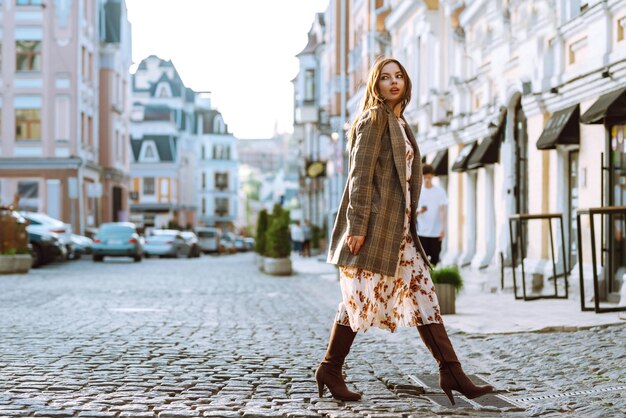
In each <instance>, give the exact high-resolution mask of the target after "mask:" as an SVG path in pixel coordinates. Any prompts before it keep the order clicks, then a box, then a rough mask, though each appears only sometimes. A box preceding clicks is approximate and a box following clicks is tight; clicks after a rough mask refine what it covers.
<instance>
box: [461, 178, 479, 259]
mask: <svg viewBox="0 0 626 418" xmlns="http://www.w3.org/2000/svg"><path fill="white" fill-rule="evenodd" d="M463 182H464V187H463V189H464V190H465V191H466V193H465V194H464V197H465V222H464V223H463V237H464V239H465V242H464V243H463V254H462V255H461V259H460V265H461V266H465V265H468V264H470V263H471V262H472V257H474V254H475V253H476V172H474V171H469V172H466V173H464V174H463Z"/></svg>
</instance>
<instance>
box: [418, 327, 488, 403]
mask: <svg viewBox="0 0 626 418" xmlns="http://www.w3.org/2000/svg"><path fill="white" fill-rule="evenodd" d="M417 330H418V331H419V333H420V336H421V337H422V340H423V341H424V344H426V347H427V348H428V349H429V350H430V352H431V353H432V355H433V357H435V359H436V360H437V363H438V364H439V386H441V389H442V390H443V391H444V392H445V394H446V395H448V399H450V402H451V403H452V405H454V397H453V396H452V391H453V390H456V391H457V392H460V393H462V394H463V395H464V396H466V397H467V398H469V399H473V398H477V397H479V396H482V395H486V394H487V393H489V392H492V391H493V386H491V385H486V386H476V385H475V384H474V383H473V382H472V381H471V380H470V378H469V377H467V375H466V374H465V372H464V371H463V368H461V363H460V362H459V359H458V358H457V357H456V354H455V352H454V348H453V347H452V343H451V342H450V338H448V333H447V332H446V329H445V328H444V326H443V324H428V325H422V326H418V327H417Z"/></svg>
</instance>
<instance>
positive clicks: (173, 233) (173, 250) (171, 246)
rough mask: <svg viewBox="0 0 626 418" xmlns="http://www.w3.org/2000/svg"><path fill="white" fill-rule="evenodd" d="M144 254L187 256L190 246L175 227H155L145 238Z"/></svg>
mask: <svg viewBox="0 0 626 418" xmlns="http://www.w3.org/2000/svg"><path fill="white" fill-rule="evenodd" d="M144 252H145V254H146V256H148V257H150V256H153V255H157V256H159V257H175V258H178V257H181V256H182V257H189V253H190V252H191V246H190V245H189V244H188V243H187V241H186V240H185V238H183V235H182V233H181V232H180V231H178V230H175V229H155V230H154V231H152V235H150V236H149V237H147V238H146V245H145V247H144Z"/></svg>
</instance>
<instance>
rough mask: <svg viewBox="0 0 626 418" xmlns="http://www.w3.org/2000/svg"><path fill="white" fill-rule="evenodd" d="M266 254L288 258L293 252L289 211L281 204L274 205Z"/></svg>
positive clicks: (267, 235) (267, 237)
mask: <svg viewBox="0 0 626 418" xmlns="http://www.w3.org/2000/svg"><path fill="white" fill-rule="evenodd" d="M265 236H266V240H267V241H266V243H265V254H264V255H265V256H267V257H270V258H287V257H289V255H290V254H291V237H290V235H289V211H288V210H285V209H283V208H282V206H280V205H279V204H276V205H274V210H273V211H272V216H271V219H270V225H269V228H268V230H267V233H266V234H265Z"/></svg>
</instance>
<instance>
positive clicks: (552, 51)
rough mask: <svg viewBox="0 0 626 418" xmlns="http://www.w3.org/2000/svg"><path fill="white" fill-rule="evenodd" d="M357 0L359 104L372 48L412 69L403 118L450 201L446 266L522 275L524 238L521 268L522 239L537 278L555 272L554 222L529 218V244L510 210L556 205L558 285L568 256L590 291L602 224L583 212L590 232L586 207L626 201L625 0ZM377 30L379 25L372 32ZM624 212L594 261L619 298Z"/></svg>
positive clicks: (611, 224)
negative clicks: (592, 221) (594, 251)
mask: <svg viewBox="0 0 626 418" xmlns="http://www.w3.org/2000/svg"><path fill="white" fill-rule="evenodd" d="M331 3H332V2H331ZM347 3H348V8H349V10H350V15H351V19H350V24H349V25H347V27H348V28H349V32H350V34H349V35H348V37H349V39H352V40H355V41H352V42H351V43H350V48H349V51H348V54H349V56H350V62H351V65H350V66H349V69H348V70H347V72H348V73H349V74H350V80H351V81H350V83H349V92H348V94H347V95H348V97H349V98H350V99H349V100H348V109H350V110H353V109H354V108H355V105H356V103H357V102H358V97H359V88H361V86H362V77H364V76H363V75H361V74H365V71H366V69H367V68H369V66H370V63H371V59H368V60H365V62H366V64H364V63H363V61H364V57H372V56H376V55H378V54H379V53H381V52H384V53H386V54H390V55H392V56H394V57H396V58H398V59H399V60H400V61H401V62H403V64H404V65H405V66H406V67H407V70H408V71H409V73H410V76H411V79H412V81H413V92H412V96H413V100H412V103H411V105H410V106H409V107H408V108H407V109H406V113H405V115H406V117H407V119H408V120H409V122H410V124H411V126H412V128H413V130H414V131H415V132H416V136H417V138H418V141H419V144H420V148H421V151H422V153H423V154H424V155H426V158H427V160H428V162H432V163H433V165H435V168H436V170H437V172H438V174H439V176H438V181H439V182H440V184H441V185H442V186H443V187H444V188H445V189H446V190H447V193H448V197H449V202H450V203H449V207H448V222H447V224H448V231H447V235H446V237H447V238H446V240H445V242H444V249H443V252H444V254H443V263H444V264H457V265H461V266H468V267H471V268H473V269H475V270H476V271H479V272H484V273H485V275H484V277H485V282H486V283H488V285H489V286H490V287H499V285H500V271H501V268H503V269H504V271H505V276H506V277H507V279H508V277H510V274H511V273H512V271H511V266H512V264H513V250H512V249H514V250H516V253H515V254H516V263H515V265H516V272H517V273H521V265H520V264H519V260H520V253H519V251H520V250H521V249H522V248H523V249H524V250H525V254H524V255H525V258H524V264H523V266H524V268H525V272H526V274H527V275H528V276H527V278H529V277H532V278H533V279H534V281H535V284H540V283H542V282H543V283H544V284H548V283H552V280H553V279H554V278H553V275H554V274H553V272H552V268H553V267H552V258H553V257H552V244H551V241H550V231H551V228H550V226H549V223H548V222H547V221H545V220H532V221H528V223H527V227H526V228H524V230H523V232H524V233H523V234H522V238H523V243H522V242H521V241H520V240H519V239H517V238H514V239H513V240H511V234H510V232H511V230H510V228H509V219H510V218H511V217H514V216H516V215H518V214H521V215H528V214H532V215H541V216H543V215H546V214H558V215H559V216H562V218H563V223H564V227H563V230H561V227H560V224H559V223H558V222H553V223H552V233H553V236H554V241H553V243H554V249H555V257H554V258H555V261H556V269H557V277H559V278H558V281H557V282H558V283H559V291H560V292H563V291H564V288H563V281H562V280H561V279H560V277H561V276H562V275H563V271H564V268H565V267H567V271H568V272H570V273H571V275H570V282H569V285H570V290H574V291H577V288H578V287H579V286H578V276H579V271H583V273H584V275H585V276H584V277H585V280H586V283H585V287H586V288H587V290H586V296H587V298H586V299H587V301H589V300H590V298H591V297H593V295H590V293H589V292H590V290H589V289H590V288H589V286H588V284H589V283H590V280H591V279H592V271H593V268H592V267H593V260H592V257H591V254H590V252H591V251H590V250H591V229H590V228H591V224H590V221H589V220H588V218H586V217H585V218H583V220H582V223H581V230H580V231H578V228H577V224H576V215H577V214H578V210H580V209H585V208H590V207H615V206H624V205H625V204H626V192H624V190H626V186H624V184H626V176H625V175H624V173H625V172H626V153H625V146H624V136H625V132H624V126H625V123H626V105H625V103H626V59H625V57H626V39H625V38H626V35H625V33H626V1H624V0H608V1H600V0H590V1H580V0H560V1H550V0H530V1H521V0H508V1H506V0H475V1H472V2H450V1H434V0H433V1H417V0H389V1H387V2H383V4H382V5H379V4H378V3H377V4H376V7H372V6H371V4H373V3H374V2H367V1H365V0H360V1H358V0H355V1H347ZM372 12H373V13H372ZM381 19H382V20H383V21H382V27H381V26H379V25H381ZM368 22H371V23H369V24H368ZM374 22H376V26H375V25H374ZM373 27H376V30H377V32H378V33H379V34H378V36H372V37H369V38H368V36H367V32H368V29H369V28H373ZM359 39H378V40H380V41H381V42H379V43H378V44H377V43H376V42H373V41H370V42H369V43H366V42H363V41H361V42H358V40H359ZM385 41H386V42H385ZM359 58H360V61H359ZM360 75H361V76H360ZM359 77H361V79H360V78H359ZM359 80H361V81H359ZM351 117H354V115H352V114H350V115H349V116H348V117H347V118H346V120H349V119H350V118H351ZM624 216H625V215H624V214H620V215H611V216H610V217H609V216H608V215H607V216H604V217H603V219H600V217H596V218H595V231H596V237H595V238H596V247H597V259H596V260H595V261H596V271H597V273H598V278H599V283H600V286H599V287H600V293H601V299H603V300H606V301H607V302H611V301H615V300H617V299H619V296H618V292H619V289H620V287H621V286H622V283H623V282H624V274H626V264H624V260H626V246H625V245H624V244H623V243H624V239H623V236H624V231H625V230H626V228H625V225H626V221H625V219H624ZM517 231H518V229H517V227H516V226H514V227H513V232H514V233H515V234H516V233H517ZM561 232H562V233H563V236H564V240H563V241H564V243H562V242H561ZM579 236H580V238H581V242H582V250H583V263H582V265H580V266H579V263H578V255H579V250H580V249H579V245H578V238H579ZM512 243H513V246H512V245H511V244H512ZM563 250H564V251H565V257H563V255H562V252H563ZM579 267H580V268H579ZM518 279H519V276H518ZM561 294H562V293H561Z"/></svg>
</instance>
